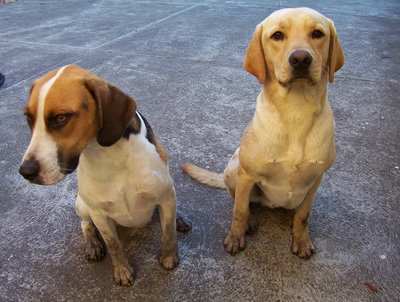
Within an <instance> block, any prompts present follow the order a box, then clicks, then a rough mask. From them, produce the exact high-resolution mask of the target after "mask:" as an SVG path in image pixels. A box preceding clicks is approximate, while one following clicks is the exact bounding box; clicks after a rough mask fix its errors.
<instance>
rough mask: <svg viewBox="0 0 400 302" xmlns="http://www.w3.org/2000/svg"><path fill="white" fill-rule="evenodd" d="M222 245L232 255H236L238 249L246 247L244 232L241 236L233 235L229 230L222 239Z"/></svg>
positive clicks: (241, 249)
mask: <svg viewBox="0 0 400 302" xmlns="http://www.w3.org/2000/svg"><path fill="white" fill-rule="evenodd" d="M224 247H225V250H226V251H227V252H228V253H229V254H231V255H232V256H233V255H236V254H237V253H239V252H240V251H243V250H244V248H245V247H246V241H245V238H244V234H243V235H242V236H235V235H233V234H232V231H231V230H229V231H228V234H226V237H225V240H224Z"/></svg>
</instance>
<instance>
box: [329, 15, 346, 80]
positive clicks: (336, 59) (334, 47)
mask: <svg viewBox="0 0 400 302" xmlns="http://www.w3.org/2000/svg"><path fill="white" fill-rule="evenodd" d="M329 28H330V34H331V39H330V42H329V56H328V68H329V82H331V83H333V80H334V79H335V72H336V71H338V70H339V69H340V68H341V67H342V66H343V64H344V52H343V48H342V45H341V44H340V42H339V38H338V36H337V33H336V29H335V26H334V25H333V22H332V21H330V20H329Z"/></svg>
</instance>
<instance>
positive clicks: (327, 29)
mask: <svg viewBox="0 0 400 302" xmlns="http://www.w3.org/2000/svg"><path fill="white" fill-rule="evenodd" d="M343 64H344V54H343V49H342V47H341V45H340V42H339V40H338V37H337V34H336V30H335V27H334V25H333V22H332V21H331V20H329V19H328V18H326V17H324V16H323V15H321V14H320V13H318V12H317V11H315V10H313V9H310V8H289V9H281V10H278V11H275V12H274V13H272V14H271V15H270V16H269V17H267V18H266V19H265V20H264V21H263V22H262V23H261V24H259V25H258V26H257V28H256V30H255V32H254V35H253V38H252V40H251V42H250V44H249V46H248V49H247V52H246V55H245V59H244V68H245V69H246V70H247V71H248V72H249V73H251V74H252V75H254V76H256V77H257V78H258V80H259V82H260V84H261V85H262V90H261V93H260V94H259V96H258V98H257V105H256V110H255V114H254V117H253V120H252V121H251V123H250V124H249V125H248V127H247V128H246V130H245V132H244V135H243V137H242V142H241V144H240V147H239V148H238V149H237V150H236V151H235V153H234V154H233V156H232V158H231V159H230V161H229V163H228V165H227V167H226V168H225V171H224V173H223V175H222V174H216V173H212V172H210V171H207V170H204V169H201V168H199V167H197V166H194V165H193V164H189V163H186V164H184V165H183V166H182V168H183V170H184V171H185V172H186V173H187V174H189V175H190V176H192V177H193V178H194V179H196V180H198V181H200V182H202V183H205V184H207V185H210V186H214V187H218V188H226V189H227V191H228V193H229V195H230V196H231V197H232V198H233V199H234V201H235V202H234V208H233V218H232V224H231V227H230V229H229V231H228V233H227V235H226V237H225V240H224V246H225V249H226V251H227V252H229V253H230V254H231V255H234V254H236V253H238V252H240V251H241V250H243V249H244V248H245V233H246V231H254V229H255V227H256V225H255V221H254V217H253V216H252V215H251V211H252V210H253V209H254V207H253V206H251V207H250V203H261V204H262V205H266V206H268V207H271V208H276V207H282V208H286V209H289V210H292V211H291V212H292V213H293V224H292V228H293V232H292V246H291V251H292V252H293V253H294V254H296V255H298V256H299V257H301V258H309V257H310V256H311V255H312V254H313V253H314V246H313V244H312V242H311V240H310V236H309V233H308V215H309V211H310V209H311V204H312V201H313V199H314V195H315V192H316V191H317V189H318V187H319V185H320V183H321V180H322V176H323V174H324V172H325V171H326V170H328V169H329V168H330V167H331V166H332V165H333V162H334V160H335V156H336V155H335V140H334V131H335V123H334V119H333V115H332V110H331V108H330V106H329V103H328V99H327V82H328V80H329V81H330V82H331V83H332V82H333V80H334V73H335V72H336V71H337V70H339V69H340V68H341V67H342V66H343ZM253 205H254V204H253Z"/></svg>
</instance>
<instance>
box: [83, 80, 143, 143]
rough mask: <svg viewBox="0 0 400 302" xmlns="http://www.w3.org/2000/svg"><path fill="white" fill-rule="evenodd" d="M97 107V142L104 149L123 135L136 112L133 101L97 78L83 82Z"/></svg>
mask: <svg viewBox="0 0 400 302" xmlns="http://www.w3.org/2000/svg"><path fill="white" fill-rule="evenodd" d="M85 86H86V88H87V89H88V90H89V91H90V93H91V94H92V96H93V98H94V99H95V101H96V105H97V114H98V131H97V136H96V138H97V141H98V143H99V144H100V145H102V146H104V147H108V146H111V145H113V144H115V143H116V142H117V141H118V140H119V139H120V138H121V137H122V135H123V133H124V131H125V129H126V127H127V126H128V124H129V122H130V120H131V119H132V117H133V115H134V114H135V111H136V103H135V101H134V100H133V99H132V98H131V97H130V96H128V95H127V94H125V93H124V92H122V91H121V90H119V89H118V88H117V87H115V86H113V85H112V84H110V83H108V82H106V81H104V80H101V79H97V78H93V79H88V80H86V82H85Z"/></svg>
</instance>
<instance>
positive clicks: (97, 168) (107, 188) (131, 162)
mask: <svg viewBox="0 0 400 302" xmlns="http://www.w3.org/2000/svg"><path fill="white" fill-rule="evenodd" d="M145 129H146V128H145V125H144V123H143V121H142V127H141V132H140V133H139V134H137V135H130V137H129V139H128V140H127V139H125V138H121V139H120V140H119V141H118V142H117V143H116V144H114V145H112V146H110V147H102V146H100V145H99V144H98V143H97V141H96V139H93V140H92V141H91V142H90V143H89V144H88V146H87V148H86V149H85V150H84V152H83V153H82V154H81V157H80V160H79V166H78V185H79V195H80V196H81V198H82V199H83V201H84V202H85V203H86V204H87V206H88V207H89V208H90V209H91V211H92V214H97V215H103V216H108V217H110V218H112V219H114V220H115V221H116V222H117V223H119V224H121V225H123V226H127V227H132V226H142V225H144V224H145V223H147V222H148V220H150V218H151V215H152V213H153V210H154V207H155V206H156V205H157V204H159V201H160V197H162V196H165V195H166V194H170V193H171V192H173V190H174V187H173V181H172V178H171V177H170V174H169V170H168V165H167V164H165V162H163V161H162V160H161V158H160V156H159V154H158V153H157V151H156V149H155V146H154V145H153V144H152V143H150V142H149V141H148V140H147V138H146V130H145Z"/></svg>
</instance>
